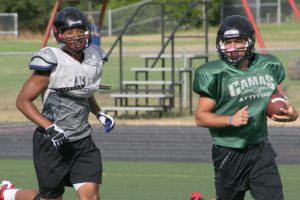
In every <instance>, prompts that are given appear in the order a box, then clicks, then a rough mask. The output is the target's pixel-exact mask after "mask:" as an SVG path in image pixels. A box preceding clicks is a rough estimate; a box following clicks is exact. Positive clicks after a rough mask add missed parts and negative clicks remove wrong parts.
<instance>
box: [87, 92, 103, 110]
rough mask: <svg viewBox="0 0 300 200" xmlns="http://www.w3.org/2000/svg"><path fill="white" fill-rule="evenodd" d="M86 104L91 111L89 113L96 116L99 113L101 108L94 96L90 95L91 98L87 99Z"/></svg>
mask: <svg viewBox="0 0 300 200" xmlns="http://www.w3.org/2000/svg"><path fill="white" fill-rule="evenodd" d="M88 102H89V105H90V109H91V112H92V113H93V114H94V115H96V114H97V113H98V112H100V111H101V108H100V106H99V105H98V103H97V101H96V99H95V97H94V95H92V96H91V97H89V98H88Z"/></svg>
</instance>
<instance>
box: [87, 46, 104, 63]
mask: <svg viewBox="0 0 300 200" xmlns="http://www.w3.org/2000/svg"><path fill="white" fill-rule="evenodd" d="M90 48H92V49H94V50H95V51H97V53H98V55H99V56H100V57H101V58H102V60H105V56H106V53H105V51H104V49H102V48H101V47H99V46H97V45H93V44H91V45H90Z"/></svg>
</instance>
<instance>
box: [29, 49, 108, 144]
mask: <svg viewBox="0 0 300 200" xmlns="http://www.w3.org/2000/svg"><path fill="white" fill-rule="evenodd" d="M103 56H104V54H103V51H101V49H100V48H99V47H96V46H90V47H88V48H87V49H85V50H84V60H83V62H82V63H80V62H79V61H77V60H75V59H73V58H72V57H71V56H70V55H68V54H67V53H65V52H64V51H62V50H61V49H60V48H49V47H46V48H43V49H41V50H40V51H39V52H38V53H37V54H35V55H34V56H33V57H32V60H31V63H30V65H29V66H30V69H32V70H43V71H48V70H51V74H50V80H49V85H48V89H47V90H46V92H45V94H44V96H43V103H44V107H43V110H42V114H43V115H44V116H45V117H47V118H48V119H49V120H51V121H52V122H54V123H56V124H57V125H58V126H59V127H61V128H62V129H63V130H64V131H65V132H66V134H67V135H68V137H69V139H70V141H74V140H78V139H81V138H83V137H86V136H88V135H90V134H91V132H92V130H91V126H90V124H89V122H88V117H89V113H90V106H89V103H88V97H90V96H92V95H93V93H94V92H95V91H96V90H97V89H98V88H99V85H100V81H101V75H102V65H103V61H102V59H103ZM79 85H84V87H83V88H81V89H78V90H70V91H62V90H59V88H65V87H75V86H79Z"/></svg>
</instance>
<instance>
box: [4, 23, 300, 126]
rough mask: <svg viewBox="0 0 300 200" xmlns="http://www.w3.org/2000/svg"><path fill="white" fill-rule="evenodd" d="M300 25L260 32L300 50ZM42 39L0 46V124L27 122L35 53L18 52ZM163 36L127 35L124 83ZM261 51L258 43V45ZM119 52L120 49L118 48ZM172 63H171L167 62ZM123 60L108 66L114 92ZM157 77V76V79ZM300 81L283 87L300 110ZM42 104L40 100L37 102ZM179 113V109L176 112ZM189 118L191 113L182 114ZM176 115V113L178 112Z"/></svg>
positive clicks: (185, 45)
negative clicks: (24, 94) (22, 108)
mask: <svg viewBox="0 0 300 200" xmlns="http://www.w3.org/2000/svg"><path fill="white" fill-rule="evenodd" d="M298 26H299V23H298V22H296V21H292V22H289V23H284V24H282V25H280V26H279V25H277V24H263V25H260V31H261V34H262V36H263V39H264V42H265V45H266V47H268V48H298V47H299V46H300V41H299V39H298V37H299V33H300V31H299V28H298ZM216 30H217V29H216V27H210V28H209V49H210V50H211V51H210V52H211V54H210V57H209V60H213V59H216V58H217V55H216V54H215V53H214V49H215V46H214V43H215V35H216ZM201 32H202V30H190V31H189V32H187V33H186V32H181V33H179V34H191V35H196V34H199V33H201ZM114 41H115V37H111V38H108V37H103V38H102V47H103V48H104V49H106V50H108V49H109V48H110V46H111V45H112V43H113V42H114ZM40 43H41V39H40V38H39V39H37V40H2V41H1V43H0V53H1V52H11V53H12V54H9V55H2V54H0V72H1V73H0V92H1V94H5V96H6V98H0V122H19V121H22V122H24V121H26V119H25V118H24V117H23V116H22V115H20V114H19V112H18V111H17V110H16V107H15V98H16V96H17V94H18V92H19V90H20V89H21V87H22V85H23V84H24V82H25V81H26V79H27V78H28V76H29V75H30V73H31V72H30V71H29V70H28V64H29V62H30V58H31V56H32V54H30V53H29V54H14V52H27V53H28V52H36V51H38V50H39V48H40ZM159 44H160V35H159V34H157V35H147V36H145V35H136V36H125V37H124V39H123V45H124V51H135V52H136V53H135V54H131V55H127V56H125V58H124V66H125V68H124V71H123V72H124V80H132V79H133V73H131V72H130V70H129V69H130V68H131V67H142V66H143V65H144V60H143V59H142V58H140V57H139V54H138V53H137V52H138V51H143V50H159V47H160V46H159ZM203 44H204V42H203V41H200V40H199V41H198V39H197V41H195V39H186V40H178V41H176V49H181V50H184V49H186V50H201V49H202V48H203ZM48 46H57V45H56V43H55V42H54V40H53V38H51V39H50V40H49V43H48ZM256 47H257V48H259V46H258V44H257V45H256ZM115 50H117V49H115ZM270 53H272V54H274V55H276V56H278V58H279V59H280V60H281V61H282V63H283V64H284V66H285V67H286V72H287V68H288V65H289V62H290V61H291V59H293V58H295V57H299V50H294V51H287V50H282V51H275V50H274V51H270ZM202 62H203V61H198V62H195V63H194V67H193V68H194V69H195V68H196V67H197V66H199V65H200V64H202ZM167 63H168V62H167ZM182 65H183V61H182V59H177V60H176V66H177V67H181V66H182ZM118 66H119V59H118V55H117V54H112V55H111V57H110V59H109V62H108V63H107V64H106V65H105V67H104V76H103V80H102V83H103V84H107V85H111V86H112V90H113V91H117V90H118V89H119V68H118ZM156 76H157V75H153V76H152V78H153V77H156ZM299 85H300V81H299V80H297V81H295V80H293V81H292V80H290V78H289V76H288V74H287V76H286V79H285V81H284V83H283V87H284V89H285V90H286V94H287V96H288V97H289V99H290V101H291V102H292V103H293V104H294V105H295V107H296V108H297V109H298V110H300V94H298V93H296V92H294V91H297V90H299ZM96 97H97V99H99V103H100V104H101V105H102V106H112V105H113V103H112V101H111V98H110V97H109V93H106V92H105V93H104V92H101V93H98V94H96ZM197 98H198V97H197V95H195V94H193V99H194V101H193V102H194V104H193V108H195V107H196V104H195V103H196V101H197ZM37 103H39V100H38V101H37ZM173 111H174V112H178V110H177V109H174V110H173ZM180 114H183V115H188V112H187V110H184V112H182V113H180ZM175 116H177V115H176V113H175Z"/></svg>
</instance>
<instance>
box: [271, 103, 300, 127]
mask: <svg viewBox="0 0 300 200" xmlns="http://www.w3.org/2000/svg"><path fill="white" fill-rule="evenodd" d="M287 106H288V107H287V109H284V108H280V110H281V111H282V112H283V113H284V115H273V116H272V119H273V120H274V121H278V122H292V121H295V120H296V119H297V118H298V112H297V111H296V110H295V108H294V107H293V105H292V104H291V103H289V102H287Z"/></svg>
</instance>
